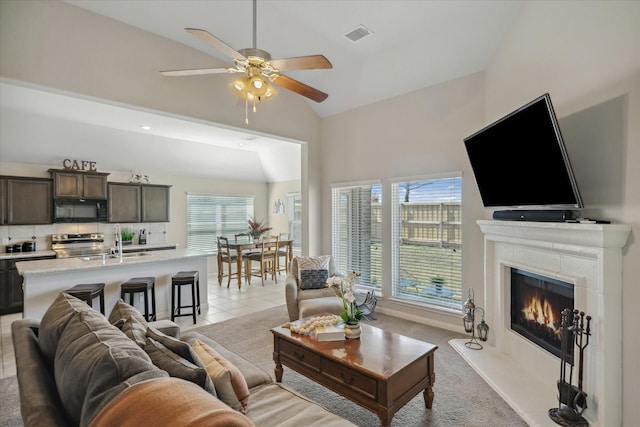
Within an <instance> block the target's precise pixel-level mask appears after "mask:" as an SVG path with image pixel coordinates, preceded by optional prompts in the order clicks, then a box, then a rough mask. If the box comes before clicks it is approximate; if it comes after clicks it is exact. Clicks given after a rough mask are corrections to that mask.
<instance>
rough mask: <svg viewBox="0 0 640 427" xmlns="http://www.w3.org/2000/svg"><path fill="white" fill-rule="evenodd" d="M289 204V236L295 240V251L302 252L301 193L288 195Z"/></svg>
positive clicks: (295, 252) (297, 253)
mask: <svg viewBox="0 0 640 427" xmlns="http://www.w3.org/2000/svg"><path fill="white" fill-rule="evenodd" d="M287 203H288V205H289V236H290V237H291V240H293V253H294V254H296V255H300V254H301V253H302V198H301V197H300V193H296V194H289V195H287Z"/></svg>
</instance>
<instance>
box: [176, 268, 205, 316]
mask: <svg viewBox="0 0 640 427" xmlns="http://www.w3.org/2000/svg"><path fill="white" fill-rule="evenodd" d="M184 285H189V286H191V305H181V304H182V286H184ZM176 292H177V293H178V301H177V305H176ZM183 308H191V312H190V313H182V309H183ZM196 314H200V283H199V278H198V272H197V271H179V272H177V273H176V274H175V276H173V277H172V278H171V320H174V319H175V318H176V317H181V316H193V323H194V324H195V323H196Z"/></svg>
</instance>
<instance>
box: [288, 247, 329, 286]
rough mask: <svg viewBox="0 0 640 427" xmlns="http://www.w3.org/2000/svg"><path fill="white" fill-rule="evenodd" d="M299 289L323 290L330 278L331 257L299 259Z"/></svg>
mask: <svg viewBox="0 0 640 427" xmlns="http://www.w3.org/2000/svg"><path fill="white" fill-rule="evenodd" d="M296 259H297V263H298V287H299V288H300V289H322V288H324V287H325V285H326V283H327V279H328V278H329V261H330V260H331V257H330V256H329V255H321V256H312V257H302V256H301V257H297V258H296Z"/></svg>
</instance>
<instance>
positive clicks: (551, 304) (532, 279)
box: [510, 268, 573, 357]
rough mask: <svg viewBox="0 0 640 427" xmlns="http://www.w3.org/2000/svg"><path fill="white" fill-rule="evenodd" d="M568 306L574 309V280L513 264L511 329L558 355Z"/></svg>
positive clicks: (570, 348)
mask: <svg viewBox="0 0 640 427" xmlns="http://www.w3.org/2000/svg"><path fill="white" fill-rule="evenodd" d="M565 308H568V309H570V310H572V311H573V284H572V283H567V282H564V281H561V280H557V279H554V278H551V277H545V276H542V275H539V274H535V273H532V272H529V271H526V270H522V269H518V268H511V310H510V311H511V329H512V330H513V331H515V332H517V333H518V334H520V335H522V336H523V337H525V338H526V339H528V340H529V341H531V342H533V343H534V344H536V345H538V346H540V347H542V348H543V349H544V350H546V351H548V352H550V353H551V354H553V355H555V356H557V357H560V349H561V347H560V346H561V338H562V336H561V331H560V320H561V318H560V313H561V312H562V310H563V309H565ZM571 321H572V319H571V318H570V319H569V322H571ZM572 349H573V346H569V347H568V351H569V354H570V353H571V350H572ZM569 357H571V356H569Z"/></svg>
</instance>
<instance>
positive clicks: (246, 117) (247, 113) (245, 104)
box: [244, 98, 249, 126]
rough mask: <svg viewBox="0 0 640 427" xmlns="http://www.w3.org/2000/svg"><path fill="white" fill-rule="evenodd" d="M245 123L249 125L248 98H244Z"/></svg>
mask: <svg viewBox="0 0 640 427" xmlns="http://www.w3.org/2000/svg"><path fill="white" fill-rule="evenodd" d="M244 124H245V126H249V100H248V99H246V98H245V100H244Z"/></svg>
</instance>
